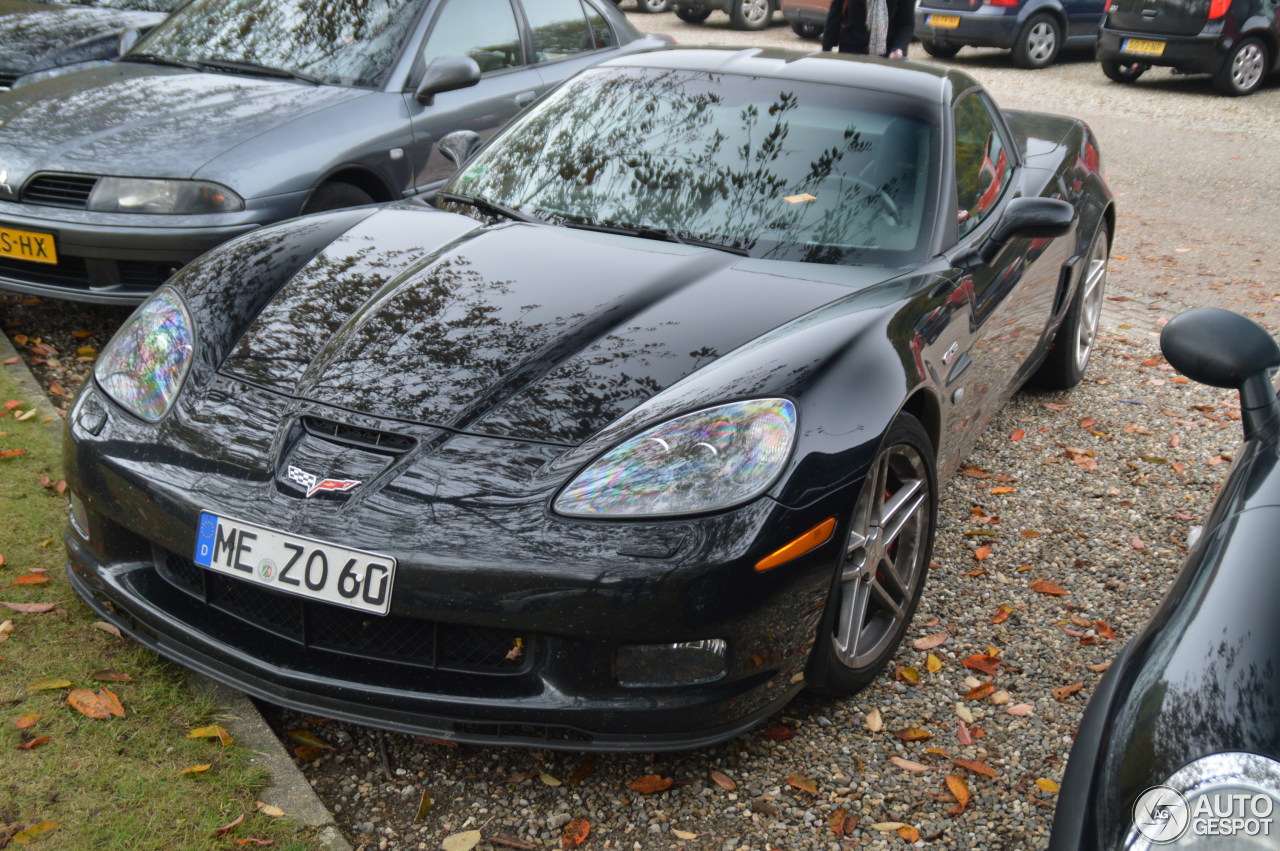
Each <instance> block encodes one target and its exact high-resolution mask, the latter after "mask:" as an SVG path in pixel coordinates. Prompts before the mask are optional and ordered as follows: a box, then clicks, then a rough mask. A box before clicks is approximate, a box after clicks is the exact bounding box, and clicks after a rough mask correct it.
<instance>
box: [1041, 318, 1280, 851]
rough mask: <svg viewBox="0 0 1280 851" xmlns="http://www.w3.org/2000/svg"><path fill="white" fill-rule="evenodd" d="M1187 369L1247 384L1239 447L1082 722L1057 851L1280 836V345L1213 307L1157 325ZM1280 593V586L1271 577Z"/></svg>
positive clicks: (1208, 379)
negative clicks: (1150, 611) (1151, 611)
mask: <svg viewBox="0 0 1280 851" xmlns="http://www.w3.org/2000/svg"><path fill="white" fill-rule="evenodd" d="M1160 347H1161V349H1162V350H1163V351H1164V354H1165V357H1166V358H1167V359H1168V361H1169V363H1171V364H1172V365H1173V366H1175V367H1176V368H1177V369H1178V370H1179V371H1180V372H1182V373H1184V374H1185V375H1186V376H1187V377H1189V378H1192V379H1195V380H1196V381H1200V382H1202V383H1205V384H1209V385H1212V386H1214V387H1226V388H1233V389H1237V390H1239V391H1240V403H1241V404H1240V407H1241V419H1242V421H1243V423H1244V437H1245V442H1244V446H1243V447H1242V448H1241V450H1240V452H1239V453H1238V455H1237V456H1236V459H1235V466H1234V467H1233V468H1232V470H1231V474H1230V475H1229V476H1228V477H1227V481H1226V483H1225V484H1224V485H1223V486H1222V489H1221V491H1219V493H1218V498H1217V500H1216V501H1215V502H1214V505H1213V508H1212V510H1211V511H1210V513H1209V517H1208V518H1207V519H1206V521H1205V524H1204V528H1203V529H1202V530H1201V532H1200V535H1199V537H1198V539H1197V541H1196V543H1195V545H1194V546H1193V548H1192V550H1191V552H1190V553H1189V554H1188V556H1187V560H1186V562H1185V563H1184V564H1183V566H1182V570H1181V571H1180V572H1179V574H1178V578H1177V579H1176V580H1175V582H1174V584H1173V586H1172V587H1171V588H1170V589H1169V592H1168V594H1167V595H1166V596H1165V599H1164V601H1163V602H1162V603H1161V604H1160V608H1159V610H1158V611H1157V612H1156V614H1155V616H1154V617H1153V618H1152V620H1151V623H1149V624H1148V625H1147V627H1146V628H1145V629H1144V630H1143V631H1142V633H1141V634H1140V635H1138V636H1137V637H1136V638H1134V639H1133V641H1131V642H1130V643H1129V644H1128V645H1127V646H1126V647H1125V649H1124V650H1123V651H1122V652H1121V654H1120V656H1119V657H1118V658H1117V659H1116V661H1115V662H1113V663H1112V665H1111V667H1110V669H1108V671H1107V675H1106V677H1105V678H1104V679H1103V681H1102V683H1101V684H1100V685H1099V686H1098V690H1097V692H1096V693H1095V694H1094V696H1093V698H1092V699H1091V700H1090V701H1089V706H1088V709H1086V710H1085V715H1084V720H1083V721H1082V722H1081V725H1080V731H1079V732H1078V733H1077V734H1076V740H1075V744H1074V745H1073V746H1072V749H1071V757H1070V759H1069V760H1068V762H1067V770H1066V776H1065V777H1064V779H1063V782H1062V792H1061V795H1060V796H1059V800H1058V809H1057V813H1056V814H1055V816H1054V822H1053V838H1052V840H1051V842H1050V848H1051V849H1053V851H1086V849H1087V851H1103V849H1120V848H1136V849H1147V848H1153V847H1165V846H1168V847H1171V848H1186V847H1194V848H1210V849H1213V848H1232V849H1257V851H1262V849H1275V848H1280V680H1278V679H1277V677H1276V673H1277V670H1278V669H1280V619H1277V618H1276V614H1275V600H1276V597H1275V595H1273V594H1271V592H1269V591H1268V590H1267V589H1268V588H1273V587H1277V578H1278V576H1280V574H1277V572H1276V570H1275V561H1276V552H1277V551H1280V401H1277V398H1276V388H1275V386H1274V385H1273V384H1272V383H1271V380H1270V378H1271V376H1272V375H1273V374H1274V373H1275V371H1276V368H1277V367H1280V347H1278V346H1277V345H1276V343H1275V341H1274V340H1273V339H1272V338H1271V336H1270V335H1269V334H1268V333H1267V332H1266V331H1264V330H1263V329H1262V328H1260V327H1259V326H1258V325H1256V324H1254V323H1253V322H1252V321H1250V320H1248V319H1245V318H1244V317H1242V316H1239V315H1236V314H1234V313H1229V312H1228V311H1225V310H1219V309H1216V308H1198V309H1195V310H1190V311H1187V312H1186V313H1183V314H1181V315H1179V316H1177V317H1175V318H1174V319H1173V320H1172V321H1171V322H1170V323H1169V324H1168V325H1167V326H1165V328H1164V331H1163V332H1162V333H1161V335H1160ZM1277 590H1278V591H1280V588H1277Z"/></svg>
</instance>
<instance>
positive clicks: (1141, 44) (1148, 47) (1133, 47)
mask: <svg viewBox="0 0 1280 851" xmlns="http://www.w3.org/2000/svg"><path fill="white" fill-rule="evenodd" d="M1120 49H1121V50H1122V51H1124V52H1125V53H1141V54H1142V55H1144V56H1159V55H1160V54H1162V53H1164V42H1163V41H1148V40H1147V39H1145V38H1126V39H1125V40H1124V43H1123V44H1121V45H1120Z"/></svg>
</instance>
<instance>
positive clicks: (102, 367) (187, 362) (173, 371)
mask: <svg viewBox="0 0 1280 851" xmlns="http://www.w3.org/2000/svg"><path fill="white" fill-rule="evenodd" d="M195 341H196V335H195V327H194V326H193V325H192V323H191V313H190V312H189V311H188V310H187V306H186V304H184V303H183V301H182V297H181V296H180V295H178V293H177V291H176V290H174V289H173V288H172V287H162V288H161V289H159V290H157V291H156V293H155V295H153V296H152V297H151V298H150V299H148V300H147V301H146V302H144V303H143V304H142V306H141V307H139V308H138V309H137V311H136V312H135V313H134V314H133V316H131V317H129V319H128V321H126V322H125V324H124V325H123V326H121V328H120V330H119V331H117V332H116V335H115V336H114V337H112V338H111V342H110V343H108V344H107V347H106V349H105V350H104V351H103V353H102V356H101V357H100V358H98V362H97V364H96V365H95V366H94V369H93V376H94V378H96V379H97V381H98V385H99V386H100V387H101V388H102V390H103V392H105V393H106V394H107V395H108V396H110V397H111V398H112V399H114V400H115V401H116V402H117V403H118V404H119V405H120V407H122V408H124V409H125V410H126V411H129V412H130V413H131V414H135V415H137V416H139V417H141V418H142V419H144V420H146V421H148V422H153V423H154V422H157V421H159V420H160V418H161V417H163V416H164V415H165V414H167V413H168V412H169V408H171V407H172V406H173V400H174V399H176V398H177V397H178V391H179V390H181V389H182V382H183V381H185V380H186V378H187V372H188V371H189V370H190V369H191V355H192V352H193V351H194V350H195Z"/></svg>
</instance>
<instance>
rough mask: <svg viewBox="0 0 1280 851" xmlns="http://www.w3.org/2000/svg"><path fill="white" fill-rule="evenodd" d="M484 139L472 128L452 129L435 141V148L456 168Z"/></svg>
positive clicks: (469, 156) (459, 166) (467, 158)
mask: <svg viewBox="0 0 1280 851" xmlns="http://www.w3.org/2000/svg"><path fill="white" fill-rule="evenodd" d="M482 141H484V140H483V139H481V138H480V134H479V133H477V132H475V131H474V130H454V131H453V132H452V133H450V134H449V135H447V136H445V137H444V138H443V139H441V140H440V141H439V142H437V143H436V150H438V151H439V152H440V153H442V154H444V155H445V156H446V157H448V158H449V160H450V161H451V162H452V163H453V164H454V165H456V166H457V167H458V168H462V164H463V163H464V162H466V161H467V160H469V159H471V155H472V154H474V153H475V152H476V148H478V147H480V143H481V142H482Z"/></svg>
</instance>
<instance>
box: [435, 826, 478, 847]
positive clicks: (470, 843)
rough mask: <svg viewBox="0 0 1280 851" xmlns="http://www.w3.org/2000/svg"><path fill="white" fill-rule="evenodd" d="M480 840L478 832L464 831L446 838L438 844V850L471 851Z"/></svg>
mask: <svg viewBox="0 0 1280 851" xmlns="http://www.w3.org/2000/svg"><path fill="white" fill-rule="evenodd" d="M480 838H481V837H480V831H478V830H464V831H462V832H461V833H453V834H450V835H449V836H446V837H445V838H444V841H443V842H441V843H440V848H441V851H471V849H472V848H475V847H476V846H477V845H479V844H480Z"/></svg>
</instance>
